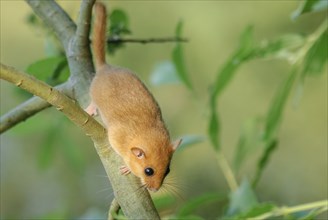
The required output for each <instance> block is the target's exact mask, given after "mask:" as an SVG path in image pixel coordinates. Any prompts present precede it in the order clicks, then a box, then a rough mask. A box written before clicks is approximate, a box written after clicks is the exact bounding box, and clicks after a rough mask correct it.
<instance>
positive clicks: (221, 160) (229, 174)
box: [216, 150, 238, 192]
mask: <svg viewBox="0 0 328 220" xmlns="http://www.w3.org/2000/svg"><path fill="white" fill-rule="evenodd" d="M216 158H217V161H218V164H219V166H220V168H221V170H222V172H223V175H224V177H225V179H226V180H227V183H228V185H229V188H230V190H231V191H233V192H234V191H236V190H237V189H238V183H237V180H236V177H235V175H234V173H233V171H232V169H231V167H230V165H229V163H228V161H227V159H226V157H225V156H224V154H223V153H222V151H221V150H219V151H218V152H217V153H216Z"/></svg>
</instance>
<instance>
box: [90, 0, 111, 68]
mask: <svg viewBox="0 0 328 220" xmlns="http://www.w3.org/2000/svg"><path fill="white" fill-rule="evenodd" d="M94 10H95V22H94V29H93V41H92V46H93V54H94V60H95V63H96V70H98V69H99V68H100V67H101V66H103V65H104V64H106V55H105V48H106V26H107V25H106V23H107V22H106V16H107V13H106V7H105V6H104V5H103V4H102V3H99V2H96V3H95V5H94Z"/></svg>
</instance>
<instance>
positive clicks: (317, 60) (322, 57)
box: [302, 28, 328, 77]
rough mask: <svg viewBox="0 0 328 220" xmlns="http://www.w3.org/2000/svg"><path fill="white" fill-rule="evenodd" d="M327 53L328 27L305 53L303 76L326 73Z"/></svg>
mask: <svg viewBox="0 0 328 220" xmlns="http://www.w3.org/2000/svg"><path fill="white" fill-rule="evenodd" d="M327 53H328V30H327V28H326V30H325V31H324V32H323V33H322V34H321V36H320V37H319V38H318V40H317V41H316V42H315V43H314V44H313V45H312V47H311V48H310V49H309V51H308V52H307V54H306V55H305V59H304V67H303V72H302V76H303V77H304V76H305V75H315V74H322V73H324V71H323V69H324V67H325V64H326V62H327V59H328V55H327Z"/></svg>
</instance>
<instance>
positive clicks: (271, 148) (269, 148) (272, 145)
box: [252, 140, 278, 187]
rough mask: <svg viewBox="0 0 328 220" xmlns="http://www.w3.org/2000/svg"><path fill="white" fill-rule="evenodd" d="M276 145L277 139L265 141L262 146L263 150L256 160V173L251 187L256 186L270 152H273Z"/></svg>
mask: <svg viewBox="0 0 328 220" xmlns="http://www.w3.org/2000/svg"><path fill="white" fill-rule="evenodd" d="M277 146H278V141H277V140H271V141H270V142H267V143H266V145H265V147H264V152H263V154H262V156H261V157H260V159H259V160H258V162H257V167H256V174H255V177H254V179H253V182H252V185H253V187H256V185H257V183H258V181H259V180H260V178H261V176H262V173H263V170H264V168H265V167H266V165H267V164H268V162H269V159H270V156H271V154H272V153H273V152H274V150H276V148H277Z"/></svg>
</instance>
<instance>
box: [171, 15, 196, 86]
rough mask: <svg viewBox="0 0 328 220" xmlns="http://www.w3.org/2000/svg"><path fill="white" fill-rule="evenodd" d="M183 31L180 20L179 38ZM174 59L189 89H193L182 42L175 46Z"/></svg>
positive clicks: (177, 35)
mask: <svg viewBox="0 0 328 220" xmlns="http://www.w3.org/2000/svg"><path fill="white" fill-rule="evenodd" d="M181 32H182V22H181V21H180V22H179V23H178V25H177V27H176V37H177V38H181ZM172 61H173V64H174V66H175V69H176V71H177V73H178V76H179V78H180V79H181V81H182V82H183V83H184V84H185V85H186V86H187V87H188V88H189V89H191V90H192V85H191V82H190V79H189V77H188V73H187V69H186V65H185V62H184V53H183V47H182V43H181V42H177V43H176V46H175V48H174V49H173V51H172Z"/></svg>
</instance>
